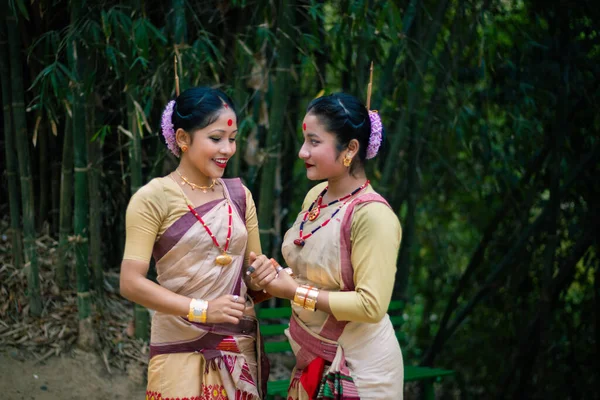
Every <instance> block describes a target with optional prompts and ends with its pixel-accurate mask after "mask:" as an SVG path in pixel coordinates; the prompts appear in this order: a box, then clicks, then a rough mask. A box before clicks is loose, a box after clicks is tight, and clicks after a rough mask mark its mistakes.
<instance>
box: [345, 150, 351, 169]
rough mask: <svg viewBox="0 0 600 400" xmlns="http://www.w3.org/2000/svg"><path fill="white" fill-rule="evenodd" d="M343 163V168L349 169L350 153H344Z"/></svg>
mask: <svg viewBox="0 0 600 400" xmlns="http://www.w3.org/2000/svg"><path fill="white" fill-rule="evenodd" d="M343 163H344V167H349V166H350V164H352V153H346V155H345V156H344V161H343Z"/></svg>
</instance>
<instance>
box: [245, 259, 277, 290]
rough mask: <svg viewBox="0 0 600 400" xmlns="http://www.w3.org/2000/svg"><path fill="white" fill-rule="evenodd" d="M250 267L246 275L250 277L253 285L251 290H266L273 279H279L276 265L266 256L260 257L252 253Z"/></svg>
mask: <svg viewBox="0 0 600 400" xmlns="http://www.w3.org/2000/svg"><path fill="white" fill-rule="evenodd" d="M250 262H251V263H252V264H250V266H249V267H248V270H247V271H246V275H249V276H250V280H251V283H252V286H254V287H251V289H254V290H256V289H258V290H262V289H264V288H265V287H266V286H267V285H268V284H269V283H271V281H273V279H275V278H276V277H277V270H276V269H275V265H273V263H272V262H271V260H270V259H268V258H267V256H265V255H264V254H261V255H259V256H257V255H256V253H254V252H250Z"/></svg>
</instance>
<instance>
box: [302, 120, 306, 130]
mask: <svg viewBox="0 0 600 400" xmlns="http://www.w3.org/2000/svg"><path fill="white" fill-rule="evenodd" d="M302 129H304V130H306V122H305V123H303V124H302Z"/></svg>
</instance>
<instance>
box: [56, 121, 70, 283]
mask: <svg viewBox="0 0 600 400" xmlns="http://www.w3.org/2000/svg"><path fill="white" fill-rule="evenodd" d="M65 120H66V122H65V133H64V137H63V154H62V166H61V168H62V170H61V178H60V215H59V228H58V261H57V264H56V282H57V284H58V287H59V288H61V289H66V288H67V286H68V273H67V257H68V253H69V250H70V244H69V235H70V234H71V232H72V231H73V121H72V120H71V118H69V117H68V116H67V117H65Z"/></svg>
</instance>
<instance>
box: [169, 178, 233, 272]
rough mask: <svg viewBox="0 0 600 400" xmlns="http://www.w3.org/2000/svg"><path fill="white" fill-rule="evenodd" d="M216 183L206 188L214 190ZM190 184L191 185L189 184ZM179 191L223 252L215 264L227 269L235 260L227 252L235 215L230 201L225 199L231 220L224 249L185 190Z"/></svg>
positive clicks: (214, 180) (214, 181)
mask: <svg viewBox="0 0 600 400" xmlns="http://www.w3.org/2000/svg"><path fill="white" fill-rule="evenodd" d="M176 171H177V170H176ZM177 173H179V171H177ZM179 176H181V177H182V178H183V180H184V182H186V183H188V182H187V181H186V179H185V178H184V177H183V176H182V175H181V174H180V173H179ZM171 178H172V176H171ZM173 180H174V179H173ZM215 183H216V179H213V183H212V185H210V186H209V187H206V188H207V189H212V187H213V186H214V185H215ZM188 184H190V183H188ZM192 185H193V184H190V186H192ZM196 186H197V185H196ZM198 187H199V188H202V187H201V186H198ZM179 190H181V194H182V195H183V198H184V199H185V202H186V203H187V207H188V209H189V210H190V212H191V213H192V215H194V217H196V219H197V220H198V222H200V224H201V225H202V227H203V228H204V230H206V233H208V235H209V236H210V238H211V239H212V242H213V244H214V245H215V246H216V247H217V249H219V250H220V251H221V255H219V256H217V258H215V263H216V264H217V265H219V266H221V267H225V266H227V265H229V264H231V261H232V260H233V259H232V257H231V256H230V255H229V254H228V253H227V250H228V249H229V244H230V243H231V224H232V221H233V217H232V215H233V213H232V209H231V203H230V202H229V199H227V198H225V200H226V201H227V214H228V218H229V222H228V227H227V238H226V239H225V245H224V246H223V247H221V245H220V244H219V241H218V240H217V238H216V237H215V235H214V234H213V233H212V231H211V230H210V228H209V227H208V225H206V222H204V220H203V219H202V217H201V216H200V214H198V212H197V211H196V210H195V209H194V207H193V206H192V205H191V204H190V203H189V200H188V199H187V196H186V195H185V193H184V192H183V190H182V189H181V188H179ZM192 190H193V187H192ZM201 190H202V189H201ZM205 193H206V192H205Z"/></svg>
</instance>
